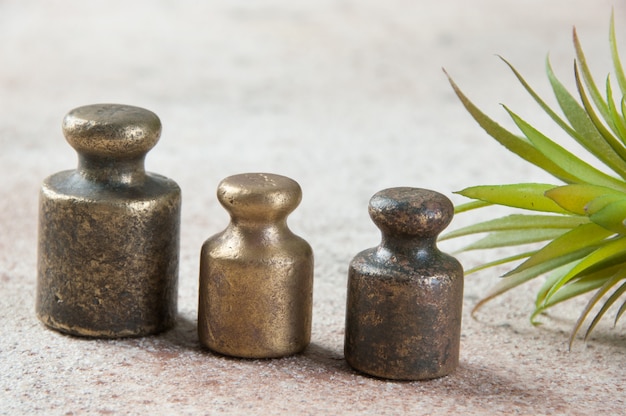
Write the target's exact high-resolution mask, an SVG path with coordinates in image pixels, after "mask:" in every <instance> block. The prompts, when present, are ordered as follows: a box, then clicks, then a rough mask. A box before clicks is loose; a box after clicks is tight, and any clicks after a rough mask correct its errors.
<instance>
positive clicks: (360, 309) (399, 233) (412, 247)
mask: <svg viewBox="0 0 626 416" xmlns="http://www.w3.org/2000/svg"><path fill="white" fill-rule="evenodd" d="M453 212H454V208H453V206H452V203H451V202H450V201H449V200H448V198H446V197H445V196H443V195H441V194H439V193H437V192H434V191H429V190H426V189H419V188H391V189H386V190H383V191H380V192H378V193H376V194H375V195H374V196H373V197H372V198H371V199H370V203H369V214H370V216H371V218H372V220H373V221H374V223H375V224H376V226H377V227H378V228H379V229H380V230H381V233H382V241H381V243H380V245H378V246H377V247H374V248H370V249H368V250H365V251H362V252H361V253H359V254H358V255H357V256H356V257H354V259H353V260H352V262H351V263H350V267H349V274H348V297H347V306H346V333H345V347H344V352H345V357H346V360H347V361H348V363H349V364H350V365H351V366H352V367H353V368H355V369H357V370H359V371H362V372H364V373H367V374H370V375H373V376H377V377H382V378H388V379H398V380H421V379H430V378H436V377H441V376H444V375H446V374H449V373H451V372H452V371H454V369H455V368H456V367H457V365H458V362H459V347H460V335H461V310H462V306H463V269H462V267H461V265H460V264H459V262H458V261H456V259H454V258H453V257H450V256H448V255H447V254H444V253H442V252H441V251H439V250H438V249H437V246H436V238H437V235H438V234H439V233H440V232H441V231H442V230H443V229H444V228H445V227H446V226H447V225H448V224H449V222H450V221H451V219H452V215H453Z"/></svg>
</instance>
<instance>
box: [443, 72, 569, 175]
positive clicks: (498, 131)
mask: <svg viewBox="0 0 626 416" xmlns="http://www.w3.org/2000/svg"><path fill="white" fill-rule="evenodd" d="M444 73H446V76H447V77H448V81H449V82H450V85H451V86H452V89H453V90H454V92H455V93H456V95H457V97H459V99H460V100H461V103H462V104H463V106H464V107H465V109H466V110H467V111H468V112H469V113H470V115H471V116H472V117H473V118H474V120H476V122H477V123H478V124H479V125H480V127H482V128H483V130H485V131H486V132H487V134H489V135H490V136H491V137H493V138H494V139H495V140H496V141H498V143H500V144H501V145H502V146H504V147H506V148H507V149H508V150H509V151H511V152H513V153H515V154H516V155H518V156H519V157H521V158H522V159H524V160H526V161H528V162H530V163H532V164H533V165H535V166H537V167H539V168H541V169H543V170H544V171H546V172H547V173H549V174H551V175H553V176H554V177H556V178H557V179H560V180H562V181H563V182H565V183H572V182H579V179H578V177H577V176H576V175H573V174H571V173H568V172H565V171H564V170H563V169H561V168H560V167H559V166H557V165H556V164H555V163H554V162H552V161H551V160H550V159H548V158H547V157H545V156H544V155H543V154H541V152H540V151H538V150H537V149H535V148H534V147H533V145H532V144H530V143H529V142H528V141H527V140H525V139H524V138H521V137H519V136H517V135H515V134H513V133H511V132H510V131H508V130H507V129H505V128H504V127H502V126H500V125H499V124H498V123H496V122H495V121H493V120H492V119H491V118H489V117H488V116H487V115H486V114H485V113H483V112H482V111H480V109H479V108H478V107H476V106H475V105H474V103H472V102H471V101H470V100H469V99H468V98H467V97H466V96H465V94H463V93H462V92H461V90H460V88H459V87H458V86H457V85H456V83H455V82H454V81H453V80H452V78H450V76H448V74H447V72H445V70H444Z"/></svg>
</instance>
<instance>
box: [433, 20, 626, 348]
mask: <svg viewBox="0 0 626 416" xmlns="http://www.w3.org/2000/svg"><path fill="white" fill-rule="evenodd" d="M573 37H574V48H575V52H576V60H575V62H574V76H575V81H576V87H577V93H578V96H579V97H578V99H576V98H575V97H574V96H573V95H572V94H570V93H569V92H568V90H567V89H566V88H565V87H564V85H563V84H562V83H561V82H560V81H559V80H558V79H557V77H556V76H555V75H554V72H553V71H552V68H551V65H550V62H549V60H548V61H547V64H546V67H547V69H546V70H547V75H548V79H549V81H550V85H551V87H552V90H553V92H554V94H555V96H556V100H557V102H558V105H559V107H560V110H561V112H562V114H563V115H564V117H565V118H562V116H560V115H558V114H557V112H556V111H554V110H553V109H551V108H550V107H549V106H548V105H547V104H546V103H545V102H544V101H543V100H542V99H541V98H540V97H539V96H538V95H537V94H536V93H535V91H534V90H533V89H532V88H531V87H530V85H529V84H528V83H527V82H526V81H525V80H524V78H522V76H521V75H520V74H519V72H518V71H517V70H516V69H515V68H514V67H513V66H512V65H511V64H510V63H508V62H507V61H506V60H504V59H503V61H504V62H505V63H506V64H507V65H508V67H509V68H510V69H511V70H512V71H513V73H514V75H515V76H516V78H517V79H518V80H519V82H520V83H521V84H522V86H523V87H524V88H525V90H526V91H527V92H528V93H529V94H530V95H531V96H532V98H533V99H534V100H535V101H536V102H537V103H538V105H539V106H540V107H541V108H542V109H543V111H545V113H547V114H548V115H549V116H550V118H551V119H552V120H553V121H554V122H555V123H556V124H557V125H558V126H559V127H560V128H561V129H562V131H563V132H564V133H567V135H568V136H569V138H571V139H574V140H575V141H576V142H577V143H578V144H580V145H581V146H582V147H583V148H584V149H585V150H586V152H588V155H590V156H593V157H595V158H596V159H597V160H599V161H600V162H601V163H602V165H604V166H605V167H606V168H607V169H598V168H596V167H594V166H592V165H591V164H589V163H588V162H586V161H584V160H583V159H581V158H579V157H578V156H576V155H575V154H574V153H572V152H571V151H569V150H567V149H566V148H564V147H562V146H561V145H559V144H557V143H556V142H555V141H554V140H552V139H550V138H548V137H547V136H546V135H544V134H542V133H541V132H540V131H538V130H537V129H536V128H534V127H533V126H531V125H530V124H529V123H528V122H526V121H525V120H523V119H522V118H521V117H519V116H518V115H517V114H515V113H514V112H513V111H511V110H510V109H509V108H508V107H506V106H504V109H505V110H506V111H507V113H508V114H509V115H510V117H511V118H512V119H513V121H514V123H515V124H516V125H517V127H518V128H519V130H520V132H521V133H522V135H517V134H514V133H512V132H510V131H508V130H507V129H505V128H503V127H502V126H500V125H499V124H497V123H496V122H495V121H493V120H492V119H491V118H489V117H488V116H487V115H485V114H484V113H483V112H482V111H481V110H479V109H478V108H477V107H476V106H475V105H474V104H473V103H472V102H471V101H470V100H469V99H468V98H467V97H466V96H465V95H464V94H463V93H462V92H461V90H460V89H459V87H458V86H457V85H456V84H455V83H454V81H453V80H452V79H451V78H450V76H448V79H449V81H450V84H451V85H452V88H453V89H454V91H455V93H456V95H457V96H458V97H459V99H460V100H461V102H462V103H463V105H464V106H465V108H466V109H467V111H468V112H469V113H470V114H471V116H472V117H473V118H474V119H475V120H476V121H477V122H478V124H479V125H480V126H481V127H482V128H483V129H484V130H485V131H486V132H487V133H488V134H489V135H490V136H491V137H493V138H494V139H496V140H497V141H498V142H499V143H500V144H502V145H503V146H504V147H506V148H507V149H508V150H510V151H511V152H513V153H515V154H517V155H518V156H520V157H522V158H523V159H525V160H526V161H528V162H530V163H532V164H533V165H535V166H537V167H539V168H541V169H543V170H544V171H546V172H548V173H549V174H551V175H552V176H554V177H555V178H556V179H558V180H559V181H560V183H559V184H543V183H520V184H512V185H488V186H475V187H470V188H466V189H464V190H462V191H460V192H458V193H459V194H461V195H463V196H465V197H468V198H471V199H473V201H471V202H468V203H465V204H462V205H458V206H457V207H456V212H457V213H461V212H465V211H469V210H472V209H478V208H480V209H485V208H487V207H489V206H493V205H503V206H508V207H514V208H520V209H522V210H526V211H523V213H519V214H511V215H508V216H504V217H501V218H496V219H493V220H489V221H485V222H481V223H477V224H474V225H471V226H468V227H464V228H461V229H458V230H456V231H452V232H450V233H448V234H447V235H444V236H442V239H450V238H455V237H460V236H467V235H473V234H480V233H487V235H486V236H484V237H483V238H482V239H480V240H478V241H476V242H474V243H473V244H470V245H469V246H467V247H465V248H464V250H475V249H492V248H499V247H506V246H522V245H526V244H527V243H542V244H537V245H536V246H537V247H540V248H538V249H533V250H530V251H525V252H522V253H520V254H517V255H515V256H511V257H507V258H501V259H497V260H495V261H493V262H490V263H487V264H483V265H481V266H479V267H477V268H475V269H473V270H468V273H471V272H474V271H478V270H482V269H485V268H488V267H493V266H497V265H503V264H508V263H511V262H514V261H520V260H521V263H519V264H517V265H516V266H514V267H513V268H512V269H511V270H510V271H509V272H507V273H506V274H505V275H504V276H503V279H502V280H500V281H499V282H498V283H497V284H496V285H495V287H494V288H493V289H492V290H491V292H490V293H488V294H487V296H486V297H485V298H484V299H482V300H481V301H480V302H479V303H478V304H477V305H476V307H475V308H474V311H475V310H476V309H478V308H479V307H480V306H482V305H483V304H484V303H485V302H487V301H489V300H491V299H493V298H494V297H496V296H498V295H500V294H502V293H504V292H506V291H508V290H510V289H512V288H514V287H516V286H519V285H521V284H523V283H525V282H528V281H530V280H531V279H534V278H537V277H539V276H546V280H545V282H544V284H543V286H542V287H541V288H540V290H539V292H538V293H537V298H536V301H535V310H534V312H533V314H532V316H531V322H533V323H537V321H536V317H537V316H538V315H539V314H540V313H542V312H544V311H546V309H548V308H550V307H552V306H554V305H556V304H557V303H560V302H563V301H566V300H568V299H572V298H574V297H576V296H580V295H582V294H585V293H589V292H592V291H595V293H593V295H592V296H591V298H590V299H589V301H588V303H587V305H586V307H585V308H584V309H583V311H582V313H581V314H580V316H579V318H578V320H577V322H576V323H575V325H574V328H573V330H572V332H571V335H570V340H569V342H570V345H571V343H572V342H573V340H574V339H575V336H576V334H577V332H578V331H579V330H580V328H581V326H582V325H583V323H584V322H585V321H586V320H587V318H589V317H590V314H591V312H592V310H594V307H596V305H601V306H600V307H599V310H598V312H597V313H596V314H595V316H594V317H593V319H591V322H590V324H589V326H588V328H587V331H586V334H585V338H587V336H588V335H589V333H591V331H592V330H593V329H594V327H595V326H596V324H597V323H598V321H599V320H600V319H601V318H602V317H603V316H604V315H605V313H606V312H607V310H608V309H609V308H610V307H611V306H612V305H614V304H615V303H616V302H617V301H618V300H620V298H621V297H623V295H624V293H625V292H626V119H625V117H624V115H625V114H626V76H625V75H624V68H623V66H622V64H621V62H620V58H619V56H618V48H617V44H616V36H615V24H614V17H613V15H612V16H611V21H610V30H609V41H610V50H611V57H612V63H613V67H614V71H615V78H616V79H617V83H618V85H619V91H620V94H621V99H619V100H617V101H616V100H615V99H614V95H615V91H614V88H613V85H612V82H611V76H610V75H609V76H608V77H607V78H606V83H605V91H604V93H601V92H600V89H599V88H598V87H597V85H596V83H595V81H594V80H593V78H592V76H591V72H590V70H589V67H588V65H587V61H586V59H585V55H584V53H583V50H582V48H581V45H580V42H579V40H578V36H577V35H576V29H574V32H573ZM446 75H447V74H446ZM607 172H608V173H607ZM530 211H534V212H535V213H532V212H530ZM537 212H540V213H537ZM624 312H626V300H624V301H622V302H621V305H620V306H619V308H618V309H617V313H616V316H615V323H617V321H618V320H619V319H620V317H621V316H622V315H623V314H624Z"/></svg>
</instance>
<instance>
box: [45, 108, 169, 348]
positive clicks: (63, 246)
mask: <svg viewBox="0 0 626 416" xmlns="http://www.w3.org/2000/svg"><path fill="white" fill-rule="evenodd" d="M63 133H64V134H65V137H66V139H67V141H68V142H69V144H70V145H72V147H74V149H76V151H77V152H78V168H77V169H76V170H68V171H64V172H59V173H56V174H54V175H52V176H50V177H48V178H47V179H45V180H44V182H43V185H42V187H41V192H40V199H39V201H40V206H39V249H38V266H37V269H38V273H37V297H36V312H37V316H38V318H39V319H40V320H41V321H42V322H43V323H44V324H46V325H47V326H49V327H51V328H53V329H56V330H59V331H61V332H65V333H68V334H72V335H80V336H88V337H104V338H116V337H126V336H140V335H148V334H154V333H157V332H160V331H163V330H165V329H167V328H169V327H171V326H172V325H173V324H174V321H175V318H176V312H177V286H178V250H179V234H180V205H181V193H180V188H179V187H178V185H177V184H176V183H175V182H174V181H172V180H170V179H167V178H165V177H163V176H161V175H157V174H154V173H148V172H146V171H145V169H144V158H145V155H146V153H147V152H148V151H149V150H150V149H151V148H152V147H153V146H154V145H155V144H156V143H157V141H158V139H159V136H160V134H161V122H160V120H159V118H158V117H157V116H156V115H155V114H154V113H152V112H150V111H148V110H144V109H142V108H138V107H132V106H126V105H117V104H97V105H90V106H85V107H79V108H77V109H74V110H72V111H70V112H69V113H68V114H67V115H66V116H65V118H64V120H63Z"/></svg>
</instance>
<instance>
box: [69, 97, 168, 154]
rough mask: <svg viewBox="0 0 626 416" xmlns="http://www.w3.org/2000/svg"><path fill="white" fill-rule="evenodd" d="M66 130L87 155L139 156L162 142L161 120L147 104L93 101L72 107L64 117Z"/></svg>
mask: <svg viewBox="0 0 626 416" xmlns="http://www.w3.org/2000/svg"><path fill="white" fill-rule="evenodd" d="M63 134H64V135H65V138H66V139H67V141H68V142H69V144H70V145H71V146H72V147H73V148H74V149H76V151H77V152H79V153H80V154H83V155H91V156H102V157H112V158H125V157H138V156H141V155H144V154H145V153H147V152H148V151H149V150H150V149H152V148H153V147H154V145H155V144H156V143H157V142H158V140H159V137H160V136H161V121H160V120H159V117H158V116H157V115H156V114H154V113H153V112H152V111H149V110H146V109H144V108H140V107H134V106H130V105H123V104H93V105H87V106H83V107H78V108H75V109H73V110H72V111H70V112H69V113H68V114H67V115H66V116H65V118H64V119H63Z"/></svg>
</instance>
